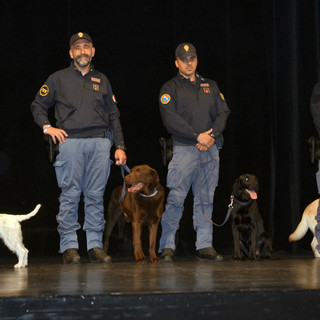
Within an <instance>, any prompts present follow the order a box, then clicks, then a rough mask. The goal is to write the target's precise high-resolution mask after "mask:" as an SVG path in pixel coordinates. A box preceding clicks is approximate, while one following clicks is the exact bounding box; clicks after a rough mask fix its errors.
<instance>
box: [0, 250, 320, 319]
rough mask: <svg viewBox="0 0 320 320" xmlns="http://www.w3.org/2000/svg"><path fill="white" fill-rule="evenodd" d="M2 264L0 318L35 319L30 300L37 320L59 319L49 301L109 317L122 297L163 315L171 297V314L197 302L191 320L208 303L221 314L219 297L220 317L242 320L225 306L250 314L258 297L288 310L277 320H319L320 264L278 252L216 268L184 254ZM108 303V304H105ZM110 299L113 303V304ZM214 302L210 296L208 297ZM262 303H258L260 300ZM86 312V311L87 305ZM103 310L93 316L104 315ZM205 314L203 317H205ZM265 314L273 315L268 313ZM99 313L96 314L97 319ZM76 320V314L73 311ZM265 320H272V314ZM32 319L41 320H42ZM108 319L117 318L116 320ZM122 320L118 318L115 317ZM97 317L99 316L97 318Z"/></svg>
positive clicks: (306, 257) (227, 259)
mask: <svg viewBox="0 0 320 320" xmlns="http://www.w3.org/2000/svg"><path fill="white" fill-rule="evenodd" d="M0 263H1V266H0V312H1V314H2V316H1V319H34V318H33V317H31V318H27V317H23V316H24V315H25V316H26V315H27V313H29V314H28V315H29V316H30V315H31V314H32V313H31V314H30V308H29V309H28V308H27V307H26V305H28V301H29V302H30V303H31V302H32V303H33V304H32V303H31V305H33V306H34V309H33V314H34V315H37V314H38V315H39V314H40V313H39V312H43V310H47V309H50V310H51V312H52V314H51V315H52V316H50V317H45V318H43V319H64V318H63V317H60V316H58V309H57V310H55V311H53V310H54V308H53V306H52V305H46V304H45V302H46V303H48V302H49V301H50V300H51V302H55V305H57V304H58V305H59V303H60V309H61V301H65V302H67V303H68V301H69V303H70V305H69V306H71V305H72V310H70V312H71V313H72V312H75V310H77V311H78V312H80V309H81V307H80V306H81V305H82V306H83V303H82V304H81V300H82V301H84V300H86V301H87V302H88V301H90V303H91V305H92V304H93V305H94V304H96V307H97V306H98V305H99V304H100V307H101V308H102V307H103V306H104V307H105V304H107V305H108V306H109V315H110V316H111V314H112V313H111V311H110V306H111V305H112V304H114V303H115V301H118V302H119V303H120V306H121V305H122V304H123V303H124V300H123V299H129V297H131V298H132V299H135V300H136V302H133V301H132V300H131V301H132V304H133V305H135V306H137V301H138V302H139V299H140V302H141V299H144V301H145V308H146V309H145V311H146V312H149V313H150V310H148V308H149V307H152V310H154V307H153V305H154V304H155V303H156V304H157V305H161V303H162V304H164V305H163V306H162V310H165V308H166V307H168V304H167V303H166V302H165V301H166V299H168V301H171V302H172V297H176V298H177V297H179V299H181V301H180V302H177V301H178V298H177V300H176V306H177V308H178V307H179V308H181V306H180V305H181V304H182V305H184V306H187V305H189V306H192V303H195V307H196V308H198V309H192V308H189V312H190V313H189V314H188V313H187V314H185V315H183V316H182V318H184V319H191V318H193V317H191V310H194V311H195V310H198V311H199V310H200V309H201V308H202V309H201V310H203V308H205V305H204V304H206V305H208V306H207V309H208V310H215V312H217V310H219V308H217V306H216V307H215V308H214V307H213V306H214V305H215V303H217V300H216V298H217V297H220V298H219V299H220V308H221V310H220V311H221V313H220V317H218V319H241V317H240V315H241V314H242V313H241V311H240V310H241V309H238V311H237V310H234V311H233V312H235V313H234V316H233V317H232V316H230V312H231V309H230V308H232V307H233V306H235V302H232V301H233V300H235V301H237V303H240V300H239V299H240V298H241V299H242V301H243V302H245V304H244V305H243V308H248V306H246V304H247V303H249V306H250V305H251V303H254V301H255V299H257V301H258V302H255V303H260V304H261V303H267V304H268V308H269V309H270V303H272V301H273V302H275V300H277V301H278V302H277V303H278V308H280V309H281V308H286V311H285V314H283V317H281V319H292V316H293V315H297V314H298V313H299V312H300V313H301V316H303V318H305V319H319V317H320V299H319V298H320V259H319V258H318V259H316V258H313V257H312V256H311V255H302V256H299V255H298V256H297V255H290V254H282V255H278V258H277V259H275V260H271V261H257V262H251V261H241V262H234V261H233V260H232V257H231V256H226V257H225V261H224V262H219V263H217V262H209V261H199V260H197V258H195V257H193V256H184V257H177V259H176V261H175V262H174V263H159V264H151V263H147V264H144V265H139V264H136V263H135V262H134V260H133V257H131V256H130V257H127V258H123V257H119V258H118V259H117V258H114V262H113V263H112V264H110V265H105V264H93V263H90V262H89V260H88V258H84V259H83V263H82V264H80V265H63V264H62V258H61V256H56V257H51V258H32V257H30V258H29V266H28V267H27V268H23V269H14V268H13V265H14V264H15V263H16V259H15V257H12V258H10V259H1V260H0ZM219 294H220V295H219ZM292 294H293V296H292ZM228 295H229V296H228ZM111 297H113V300H110V298H111ZM114 297H118V300H116V299H115V298H114ZM147 297H148V299H149V300H150V297H152V303H151V302H150V301H149V302H148V301H147ZM161 297H162V298H161ZM213 297H216V298H215V299H213ZM222 297H224V298H222ZM227 297H229V298H228V299H231V300H230V305H229V304H227V303H225V305H224V303H223V301H227ZM68 299H69V300H68ZM159 299H160V300H161V301H162V302H161V303H159ZM208 299H209V300H208ZM221 299H222V300H221ZM286 299H288V300H286ZM301 299H304V300H305V299H307V300H306V301H305V302H303V301H300V300H301ZM260 300H261V302H259V301H260ZM311 300H312V301H311ZM1 301H2V302H1ZM36 301H39V303H38V304H39V306H37V307H35V306H36V305H37V303H36ZM111 301H113V302H111ZM157 301H158V303H157ZM210 301H211V302H210ZM286 301H287V302H286ZM296 301H298V303H299V308H298V309H297V310H296V311H295V309H294V308H295V307H297V302H296ZM78 302H79V303H78ZM88 303H89V302H88ZM125 303H126V304H127V306H128V305H130V303H129V302H128V300H127V301H126V302H125ZM288 303H289V304H288ZM310 303H311V304H312V308H313V311H312V312H315V313H312V314H313V315H314V318H313V317H312V316H311V317H310V315H309V317H305V316H306V315H307V313H306V312H310V310H309V311H308V310H306V311H304V312H303V307H306V308H307V304H310ZM282 304H286V306H284V305H283V306H282ZM295 304H296V305H295ZM41 306H42V307H41ZM251 306H252V305H251ZM65 307H66V306H65ZM12 308H20V309H19V310H20V311H19V312H21V313H20V314H19V316H20V318H19V317H18V316H16V317H14V313H13V314H12V312H14V310H12ZM21 308H22V309H21ZM41 308H42V309H41ZM66 308H67V307H66ZM86 308H87V309H86V310H87V311H88V306H87V307H86ZM116 308H118V309H119V308H120V309H121V307H119V306H118V307H116V305H114V307H113V311H115V310H116ZM179 308H178V309H179ZM199 308H200V309H199ZM223 308H224V309H223ZM264 308H266V306H264ZM289 308H291V309H289ZM292 308H293V309H292ZM120 309H119V310H120ZM8 310H10V311H8ZM28 310H29V311H28ZM41 310H42V311H41ZM95 310H96V309H95ZM101 310H102V309H101ZM101 310H100V311H99V312H102V311H101ZM119 310H118V311H119ZM132 310H133V309H132ZM132 310H131V311H132ZM173 310H174V309H173V307H172V310H171V311H172V312H173ZM208 310H207V311H206V313H205V314H206V315H209V314H210V312H209V313H208ZM270 310H271V311H272V308H271V309H270ZM290 310H292V311H290ZM135 311H136V312H138V311H139V310H138V311H137V310H135ZM180 311H181V309H180ZM280 311H281V310H280ZM280 311H279V312H280ZM6 312H9V315H7V317H6V316H5V313H6ZM26 312H27V313H26ZM60 312H61V310H60ZM99 312H98V311H97V315H99V314H100V313H99ZM119 312H120V311H119ZM140 312H143V310H140ZM211 312H213V311H211ZM281 312H282V311H281ZM316 312H318V313H316ZM46 314H47V313H46ZM77 314H78V315H79V313H77ZM116 314H117V313H116ZM126 314H127V315H128V317H127V318H130V312H128V310H127V313H126ZM142 314H143V315H144V317H145V318H148V317H146V313H141V314H140V318H144V317H142ZM173 314H174V312H173V313H169V314H168V316H167V317H166V316H165V317H166V318H168V319H173V318H172V317H170V315H173ZM260 314H261V313H260ZM267 314H268V316H270V315H271V314H270V311H269V313H267ZM280 314H282V313H280ZM317 314H318V315H319V316H317ZM226 315H228V317H227V316H226ZM236 315H238V317H236ZM225 316H226V317H225ZM86 317H87V319H90V317H89V318H88V316H85V312H84V313H83V319H85V318H86ZM101 317H102V313H101ZM175 317H176V316H175ZM36 318H37V319H38V318H39V319H42V317H36ZM80 318H81V319H82V317H80V316H79V317H72V316H70V317H69V318H68V317H66V318H65V319H80ZM112 318H115V319H116V318H117V317H112ZM122 318H123V317H121V316H120V317H118V319H122ZM124 318H126V317H124ZM160 318H162V317H160ZM258 318H259V317H258ZM96 319H100V318H99V317H98V316H97V317H96ZM101 319H102V318H101ZM260 319H263V317H260ZM255 320H256V319H255Z"/></svg>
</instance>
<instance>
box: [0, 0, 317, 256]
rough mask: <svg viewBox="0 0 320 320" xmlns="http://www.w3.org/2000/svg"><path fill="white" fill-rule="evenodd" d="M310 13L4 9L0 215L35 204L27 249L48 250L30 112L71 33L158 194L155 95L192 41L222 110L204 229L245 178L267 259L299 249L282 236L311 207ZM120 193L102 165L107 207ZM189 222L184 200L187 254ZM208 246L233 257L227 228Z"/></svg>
mask: <svg viewBox="0 0 320 320" xmlns="http://www.w3.org/2000/svg"><path fill="white" fill-rule="evenodd" d="M319 8H320V1H319V0H310V1H298V0H277V1H276V0H244V1H238V0H225V1H220V0H210V1H209V0H208V1H207V0H199V1H189V0H173V1H172V0H167V1H163V0H161V1H160V0H150V1H146V0H145V1H143V0H140V1H129V0H123V1H92V2H88V1H87V2H84V1H76V0H65V1H37V0H35V1H32V2H27V1H17V0H11V1H9V0H8V1H3V3H2V7H1V9H2V10H1V13H0V15H1V19H0V26H1V30H2V32H1V36H0V37H1V42H2V44H3V49H2V50H1V51H0V58H1V60H0V61H2V68H3V69H2V76H1V92H2V93H1V101H0V106H1V107H0V188H1V190H0V197H1V208H0V209H1V211H2V212H13V213H23V212H28V211H31V209H33V207H34V206H35V205H36V204H37V203H42V204H43V208H41V211H40V212H39V214H38V215H37V216H36V217H35V218H33V219H32V220H30V221H26V222H25V223H24V226H23V230H24V236H25V242H26V246H27V247H28V248H29V249H30V251H31V252H34V253H37V252H38V253H39V254H43V253H45V254H51V253H53V252H54V253H56V252H57V250H58V237H57V231H56V220H55V216H56V214H57V211H58V206H59V202H58V197H59V190H58V187H57V185H56V179H55V174H54V170H53V168H52V166H51V165H50V164H49V162H48V159H47V155H46V149H45V146H44V144H43V141H42V134H41V130H40V129H39V128H37V127H36V125H35V124H34V122H33V119H32V117H31V114H30V110H29V106H30V104H31V102H32V100H33V99H34V97H35V94H36V92H37V90H39V88H40V87H41V85H42V84H43V82H44V81H45V80H46V78H47V77H48V76H49V74H51V73H53V72H54V71H56V70H59V69H62V68H64V67H66V66H67V65H68V64H69V62H70V60H69V57H68V50H69V48H68V40H69V37H70V34H72V33H74V32H77V31H80V30H81V31H87V32H88V33H90V34H91V35H92V37H93V39H94V44H95V47H96V56H95V57H94V64H95V66H96V67H97V69H98V70H101V71H102V72H104V73H106V75H107V76H108V78H109V79H110V82H111V84H112V87H113V91H114V93H115V94H116V96H117V100H118V106H119V110H120V113H121V121H122V125H123V131H124V135H125V139H126V145H127V147H128V164H129V166H130V167H132V166H134V165H136V164H149V165H150V166H152V167H154V168H155V169H156V170H157V171H158V172H159V175H160V179H161V182H162V184H164V185H165V182H166V181H165V178H166V172H167V168H166V167H164V166H162V164H161V153H160V145H159V142H158V140H159V138H160V137H161V136H167V134H166V131H165V130H164V128H163V126H162V123H161V120H160V115H159V111H158V94H159V89H160V87H161V85H162V84H163V83H164V82H165V81H167V80H169V79H170V78H171V77H173V76H174V75H175V74H176V69H175V66H174V50H175V48H176V46H177V44H179V43H180V42H183V41H189V42H192V43H194V45H195V46H196V48H197V51H198V55H199V68H198V70H199V72H200V74H202V75H203V76H205V77H208V78H212V79H214V80H216V81H217V83H218V85H219V88H220V90H221V91H222V92H223V94H224V96H225V97H226V100H227V102H228V104H229V107H230V109H231V112H232V113H231V116H230V118H229V121H228V125H227V129H226V131H225V134H224V136H225V145H224V148H223V150H222V151H221V153H220V157H221V171H220V182H219V187H218V188H217V191H216V195H215V203H214V214H213V219H214V220H215V222H217V223H219V222H222V221H223V220H224V217H225V214H226V211H227V205H228V204H229V197H230V193H231V191H232V185H233V183H234V180H235V179H236V178H237V177H238V176H239V175H241V174H243V173H254V174H256V175H257V176H258V178H259V181H260V193H259V199H258V201H259V206H260V209H261V212H262V215H263V217H264V220H265V225H266V229H267V230H268V231H269V232H270V233H271V235H272V238H273V240H274V246H275V249H276V250H284V251H292V250H293V251H294V252H297V251H299V250H301V249H306V250H310V248H309V242H310V241H311V239H310V237H309V238H308V237H306V238H305V239H304V240H303V241H301V242H299V243H298V244H296V245H291V244H289V242H288V236H289V234H290V233H291V232H292V231H293V230H294V229H295V227H296V226H297V224H298V222H299V220H300V217H301V214H302V211H303V209H304V208H305V207H306V205H307V204H308V203H310V202H311V201H313V200H314V199H316V198H317V197H318V193H317V187H316V181H315V173H316V171H317V165H316V164H313V165H312V164H311V163H310V157H309V147H308V144H307V140H308V138H309V137H310V136H315V135H316V131H315V128H314V125H313V121H312V118H311V115H310V110H309V104H310V96H311V92H312V88H313V86H314V84H315V83H316V82H317V81H318V79H319V58H320V57H319V55H320V49H319V41H320V37H319V34H320V26H319V25H320V22H319V14H320V12H319V10H320V9H319ZM121 183H122V179H121V175H120V172H119V169H118V168H116V167H114V166H113V168H112V171H111V176H110V180H109V183H108V186H107V191H106V196H105V202H106V204H107V203H108V200H109V196H110V193H111V191H112V189H113V188H114V187H115V186H117V185H119V184H121ZM81 210H82V207H80V211H81ZM191 214H192V200H191V199H190V197H189V198H188V199H187V202H186V210H185V216H186V217H185V218H184V220H183V221H182V228H181V229H182V231H181V236H182V238H183V239H184V242H186V243H187V244H186V245H185V246H186V247H187V248H189V247H192V246H193V244H194V242H193V240H194V234H193V230H192V229H193V228H192V219H191ZM39 238H41V239H42V241H41V242H40V243H39V241H38V239H39ZM214 243H215V247H216V248H217V249H218V250H219V251H221V252H222V253H224V252H226V251H228V250H229V249H230V250H231V249H232V236H231V230H230V226H229V225H226V226H224V227H223V228H220V229H219V228H215V230H214ZM0 249H1V250H2V251H4V252H7V249H6V248H4V247H0Z"/></svg>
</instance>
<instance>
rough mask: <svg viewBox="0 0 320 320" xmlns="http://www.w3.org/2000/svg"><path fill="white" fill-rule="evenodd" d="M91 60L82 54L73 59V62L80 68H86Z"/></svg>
mask: <svg viewBox="0 0 320 320" xmlns="http://www.w3.org/2000/svg"><path fill="white" fill-rule="evenodd" d="M91 60H92V57H90V56H89V55H87V54H82V55H80V56H77V57H75V59H74V61H75V62H76V64H77V65H78V66H79V67H80V68H85V67H87V66H88V65H89V64H90V62H91Z"/></svg>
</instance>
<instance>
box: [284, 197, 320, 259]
mask: <svg viewBox="0 0 320 320" xmlns="http://www.w3.org/2000/svg"><path fill="white" fill-rule="evenodd" d="M318 205H319V199H317V200H314V201H313V202H311V203H310V204H309V205H308V206H307V207H306V208H305V210H304V211H303V214H302V218H301V221H300V223H299V225H298V227H297V229H296V230H295V231H294V232H293V233H292V234H291V235H290V236H289V241H290V242H294V241H298V240H300V239H302V238H303V237H304V236H305V234H306V233H307V231H308V229H310V230H311V231H312V233H313V239H312V241H311V244H310V245H311V249H312V251H313V255H314V256H315V257H316V258H320V253H319V251H318V250H317V249H316V246H317V245H318V240H317V238H316V237H315V236H314V230H315V227H316V225H317V220H316V215H317V210H318Z"/></svg>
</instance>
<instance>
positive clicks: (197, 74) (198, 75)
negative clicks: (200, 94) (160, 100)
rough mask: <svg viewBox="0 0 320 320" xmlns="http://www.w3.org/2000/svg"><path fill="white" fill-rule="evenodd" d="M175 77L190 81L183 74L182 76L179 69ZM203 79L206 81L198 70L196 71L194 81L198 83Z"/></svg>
mask: <svg viewBox="0 0 320 320" xmlns="http://www.w3.org/2000/svg"><path fill="white" fill-rule="evenodd" d="M177 77H178V78H179V79H180V80H182V81H190V80H189V79H188V78H185V77H184V76H182V75H181V74H180V72H179V71H178V73H177ZM204 81H206V79H205V78H203V77H202V76H201V75H200V74H199V73H198V72H196V83H200V82H204ZM190 82H191V81H190Z"/></svg>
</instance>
